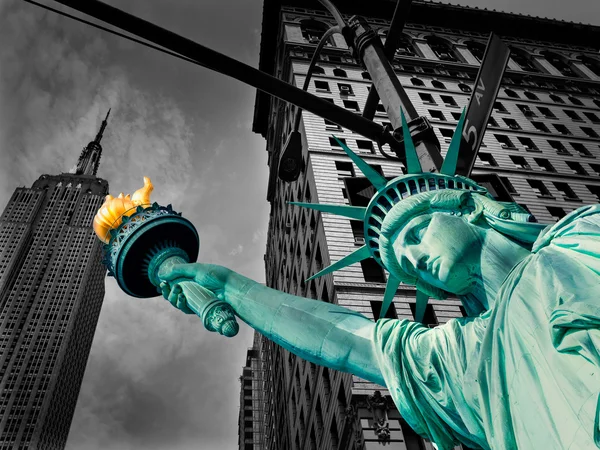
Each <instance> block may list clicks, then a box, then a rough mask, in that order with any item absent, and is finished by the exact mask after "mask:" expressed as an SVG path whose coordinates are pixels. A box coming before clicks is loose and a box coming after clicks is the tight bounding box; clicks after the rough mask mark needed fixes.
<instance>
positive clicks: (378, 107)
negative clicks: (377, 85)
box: [375, 103, 387, 113]
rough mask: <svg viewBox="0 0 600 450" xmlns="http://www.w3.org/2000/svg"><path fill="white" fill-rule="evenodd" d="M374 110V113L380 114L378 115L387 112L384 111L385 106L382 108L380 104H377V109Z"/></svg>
mask: <svg viewBox="0 0 600 450" xmlns="http://www.w3.org/2000/svg"><path fill="white" fill-rule="evenodd" d="M375 109H376V111H377V112H380V113H385V112H387V111H386V110H385V106H383V105H382V104H381V103H380V104H378V105H377V108H375Z"/></svg>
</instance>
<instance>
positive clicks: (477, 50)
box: [466, 41, 485, 62]
mask: <svg viewBox="0 0 600 450" xmlns="http://www.w3.org/2000/svg"><path fill="white" fill-rule="evenodd" d="M466 44H467V49H468V50H469V51H470V52H471V55H473V56H474V57H475V59H476V60H477V61H479V62H481V61H483V55H485V45H484V44H482V43H481V42H477V41H467V42H466Z"/></svg>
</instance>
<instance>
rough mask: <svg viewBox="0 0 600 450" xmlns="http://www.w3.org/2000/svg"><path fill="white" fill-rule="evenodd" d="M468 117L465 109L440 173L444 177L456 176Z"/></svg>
mask: <svg viewBox="0 0 600 450" xmlns="http://www.w3.org/2000/svg"><path fill="white" fill-rule="evenodd" d="M466 115H467V109H466V108H463V111H462V114H461V115H460V119H459V120H458V124H457V125H456V129H455V130H454V134H453V135H452V141H450V147H448V152H447V153H446V158H445V159H444V163H443V164H442V169H441V170H440V173H442V174H444V175H450V176H453V175H455V174H456V164H457V163H458V151H459V150H460V141H461V140H462V132H463V127H464V124H465V116H466Z"/></svg>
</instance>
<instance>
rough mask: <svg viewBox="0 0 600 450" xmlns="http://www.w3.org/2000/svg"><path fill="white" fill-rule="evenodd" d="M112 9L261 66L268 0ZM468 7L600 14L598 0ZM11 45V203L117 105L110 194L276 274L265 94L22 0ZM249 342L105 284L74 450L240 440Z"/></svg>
mask: <svg viewBox="0 0 600 450" xmlns="http://www.w3.org/2000/svg"><path fill="white" fill-rule="evenodd" d="M46 3H47V4H50V5H51V6H54V7H59V6H57V4H54V3H52V2H50V1H49V0H46ZM109 3H111V4H113V5H115V6H118V7H120V8H122V9H125V10H126V11H128V12H131V13H134V14H136V15H139V16H141V17H143V18H145V19H148V20H150V21H152V22H154V23H157V24H159V25H161V26H163V27H166V28H168V29H171V30H173V31H176V32H177V33H179V34H182V35H184V36H186V37H189V38H191V39H193V40H195V41H197V42H200V43H202V44H204V45H207V46H209V47H211V48H214V49H215V50H218V51H220V52H222V53H225V54H227V55H230V56H233V57H234V58H237V59H239V60H241V61H243V62H245V63H248V64H251V65H253V66H256V65H257V63H258V46H259V40H260V24H261V9H262V4H261V2H260V1H258V0H255V1H252V0H202V1H198V0H127V1H125V0H111V1H110V2H109ZM458 3H460V4H465V5H477V6H479V7H482V8H483V7H487V8H492V9H494V8H495V9H499V10H506V11H515V12H521V13H524V14H533V15H538V16H548V17H557V18H562V19H565V20H572V21H577V22H588V21H589V20H594V21H595V23H596V24H600V14H591V13H593V12H596V13H598V12H600V11H599V9H600V7H599V6H598V0H571V1H570V2H569V3H568V6H566V5H565V3H564V2H562V1H559V0H554V1H552V2H551V1H548V0H535V1H534V0H530V1H528V2H526V3H523V2H522V0H504V1H499V0H478V1H475V0H468V1H467V0H462V1H460V2H458ZM59 8H60V7H59ZM0 42H1V43H2V46H0V207H1V208H3V207H4V205H5V204H6V202H7V201H8V199H9V197H10V195H11V194H12V191H13V190H14V188H15V187H17V186H29V185H31V183H32V182H33V181H34V180H35V179H36V178H37V177H38V176H39V175H40V174H42V173H49V174H55V173H60V172H66V171H68V169H69V168H70V167H71V166H73V164H74V163H75V162H76V160H77V157H78V155H79V153H80V151H81V147H82V146H84V145H85V144H86V143H87V142H89V141H90V139H91V138H93V136H94V135H95V133H96V131H97V129H98V126H99V124H100V121H101V119H102V117H103V116H104V115H105V113H106V111H107V110H108V108H109V107H112V111H113V112H112V114H111V119H110V123H109V126H108V129H107V131H106V132H105V134H104V139H103V141H102V144H103V147H104V155H103V158H102V162H101V166H100V170H99V176H101V177H103V178H106V179H107V180H108V181H109V182H110V186H111V193H113V194H117V193H119V192H121V191H123V192H125V193H131V192H133V191H134V190H136V189H137V188H138V187H140V186H141V185H142V176H143V175H147V176H149V177H151V179H152V180H153V182H154V185H155V191H154V195H153V199H154V200H156V201H158V202H160V203H163V204H167V203H172V204H173V205H174V207H175V208H176V209H179V210H180V211H183V213H184V215H185V216H187V217H189V218H190V219H191V220H192V221H193V222H194V223H195V225H196V226H197V228H198V230H199V232H200V236H201V256H200V259H201V260H203V261H206V262H212V263H218V264H222V265H226V266H228V267H231V268H232V269H234V270H237V271H239V272H241V273H243V274H244V275H247V276H249V277H252V278H254V279H256V280H258V281H263V280H264V264H263V259H262V256H263V254H264V251H265V241H266V227H267V222H268V214H269V207H268V204H267V202H266V200H265V195H266V180H267V166H266V152H265V142H264V141H263V140H262V138H261V137H260V136H257V135H255V134H253V133H252V132H251V121H252V114H253V105H254V91H253V90H252V89H251V88H249V87H247V86H245V85H243V84H241V83H239V82H237V81H235V80H231V79H229V78H225V77H222V76H220V75H217V74H214V73H212V72H209V71H207V70H205V69H202V68H200V67H197V66H194V65H192V64H189V63H185V62H183V61H179V60H177V59H174V58H172V57H170V56H167V55H164V54H161V53H159V52H156V51H154V50H150V49H147V48H145V47H141V46H139V45H137V44H133V43H130V42H128V41H125V40H123V39H121V38H117V37H115V36H112V35H109V34H107V33H104V32H102V31H99V30H96V29H93V28H90V27H88V26H86V25H82V24H79V23H75V22H73V21H71V20H69V19H66V18H63V17H60V16H58V15H56V14H53V13H47V12H45V11H42V10H40V9H39V8H37V7H35V6H32V5H30V4H27V3H24V2H22V1H21V0H0ZM251 339H252V332H251V330H249V329H248V327H246V326H245V325H244V324H242V327H241V330H240V334H239V335H238V336H237V337H236V338H234V339H229V340H228V339H226V338H223V337H219V336H215V335H213V334H211V333H208V332H207V331H205V330H204V329H203V327H202V325H201V324H200V322H199V321H198V320H197V319H196V318H195V317H193V316H186V315H184V314H182V313H180V312H178V311H177V310H175V309H174V308H172V307H171V306H170V305H169V304H167V302H166V301H164V300H161V299H160V298H155V299H146V300H140V299H133V298H128V297H126V296H125V295H124V294H122V293H121V292H120V291H119V289H118V288H117V286H116V283H115V282H114V280H113V279H112V278H109V279H107V281H106V297H105V300H104V306H103V309H102V313H101V315H100V321H99V324H98V329H97V331H96V335H95V339H94V343H93V347H92V351H91V354H90V359H89V361H88V365H87V369H86V374H85V378H84V381H83V386H82V390H81V394H80V397H79V402H78V405H77V409H76V411H75V418H74V420H73V425H72V428H71V433H70V437H69V442H68V446H67V448H68V449H70V450H96V449H106V450H138V449H139V450H141V449H144V450H159V449H173V450H191V449H194V450H205V449H206V450H209V449H210V450H213V449H223V450H233V449H236V448H237V413H238V407H239V398H238V396H239V382H238V377H239V375H240V373H241V367H242V365H243V364H244V356H245V351H246V348H247V347H249V346H250V345H251Z"/></svg>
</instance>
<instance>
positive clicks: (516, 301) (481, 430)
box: [160, 113, 600, 450]
mask: <svg viewBox="0 0 600 450" xmlns="http://www.w3.org/2000/svg"><path fill="white" fill-rule="evenodd" d="M463 121H464V113H463V118H462V119H461V121H460V122H459V125H458V127H457V131H456V132H455V135H454V137H453V140H452V143H451V144H450V149H449V151H448V154H447V156H446V159H445V161H444V164H443V166H442V169H441V173H422V171H421V167H420V164H419V160H418V158H417V156H416V151H415V149H414V145H413V143H412V141H411V138H410V133H409V132H408V127H407V126H406V121H405V120H404V124H403V129H404V142H405V148H406V155H407V169H408V174H407V175H403V176H400V177H398V178H396V179H394V180H391V181H387V180H386V179H385V178H383V177H382V176H381V175H380V174H378V173H377V172H376V171H375V170H373V169H372V168H371V167H370V166H369V165H368V164H367V163H365V162H364V161H363V160H361V159H360V158H359V157H358V156H357V155H356V154H354V153H353V152H352V151H351V150H350V149H349V148H348V147H346V146H345V145H344V144H343V143H342V142H340V141H338V142H339V144H340V145H341V146H342V148H344V150H345V151H346V153H347V154H348V156H349V157H350V158H351V159H352V160H353V162H354V163H355V164H356V165H357V166H358V168H359V169H360V170H361V171H362V172H363V174H364V175H365V176H366V177H367V178H368V179H369V180H370V182H371V183H372V184H373V185H374V187H375V188H376V190H377V193H376V194H375V196H374V197H373V199H372V200H371V202H370V203H369V206H368V207H366V208H363V207H355V206H342V205H321V204H298V205H300V206H304V207H309V208H313V209H317V210H319V211H322V212H327V213H333V214H337V215H341V216H344V217H348V218H351V219H355V220H357V219H358V220H362V221H363V222H364V231H365V245H364V246H363V247H361V248H360V249H358V250H357V251H355V252H354V253H352V254H350V255H348V256H346V257H344V258H342V259H341V260H340V261H338V262H336V263H334V264H333V265H331V266H329V267H328V268H325V269H324V270H322V271H321V272H319V273H318V274H316V275H315V276H320V275H323V274H325V273H329V272H331V271H334V270H338V269H339V268H341V267H345V266H347V265H350V264H353V263H355V262H358V261H361V260H364V259H366V258H370V257H372V258H374V259H375V260H376V261H377V262H378V263H380V264H381V265H382V266H383V267H384V268H385V269H387V271H388V272H389V278H388V283H387V287H386V291H385V294H384V301H383V307H382V312H381V317H383V315H384V314H385V312H386V310H387V309H388V307H389V305H390V303H391V302H392V299H393V297H394V294H395V292H396V290H397V288H398V286H399V284H400V283H401V282H402V283H407V284H412V285H415V286H416V288H417V320H418V316H422V314H423V311H424V307H425V306H426V304H427V300H428V298H429V297H433V298H436V299H444V298H445V297H446V296H448V295H454V296H457V297H458V298H460V299H461V301H462V303H463V305H464V308H465V310H466V311H467V313H468V315H469V317H465V318H460V319H453V320H450V321H449V322H448V323H447V324H445V325H441V326H438V327H436V328H434V329H429V328H426V327H424V326H423V325H422V324H420V323H418V322H412V321H409V320H395V319H380V320H378V321H377V322H372V321H371V320H369V319H368V318H366V317H365V316H363V315H361V314H359V313H357V312H355V311H352V310H349V309H346V308H343V307H341V306H338V305H334V304H329V303H324V302H320V301H315V300H311V299H307V298H302V297H297V296H294V295H290V294H286V293H283V292H279V291H276V290H274V289H270V288H268V287H266V286H263V285H261V284H259V283H257V282H255V281H252V280H250V279H248V278H246V277H244V276H242V275H240V274H237V273H235V272H233V271H231V270H229V269H226V268H224V267H221V266H216V265H208V264H199V263H195V264H178V265H172V266H171V267H170V268H169V269H167V270H165V271H164V272H162V273H161V276H160V278H161V279H162V280H163V282H162V284H161V287H162V292H163V295H164V296H165V297H166V298H168V300H169V301H170V302H171V303H172V304H173V305H174V306H176V307H177V308H179V309H181V310H182V311H184V312H186V313H190V312H192V311H191V310H190V309H189V308H188V305H187V302H186V295H190V292H189V285H190V284H189V283H181V280H188V281H190V280H193V281H195V282H196V283H198V284H199V285H201V286H203V287H204V288H206V289H208V290H209V291H211V292H213V293H214V294H215V295H216V296H217V297H218V298H219V299H220V300H223V301H225V302H226V303H227V304H228V305H230V306H231V307H232V308H233V310H234V311H235V314H236V315H237V316H238V317H240V318H241V320H243V321H244V322H246V323H247V324H248V325H249V326H251V327H252V328H254V329H255V330H257V331H259V332H260V333H262V334H263V335H264V336H266V337H268V338H269V339H271V340H273V341H274V342H276V343H277V344H279V345H281V346H282V347H284V348H285V349H287V350H289V351H290V352H292V353H295V354H296V355H298V356H300V357H302V358H304V359H306V360H308V361H310V362H313V363H315V364H320V365H323V366H326V367H329V368H332V369H335V370H340V371H343V372H350V373H353V374H355V375H357V376H359V377H362V378H364V379H366V380H369V381H372V382H374V383H377V384H380V385H383V386H387V388H388V389H389V391H390V394H391V396H392V398H393V399H394V402H395V403H396V405H397V407H398V410H399V412H400V414H401V415H402V416H403V418H404V419H405V420H406V422H407V423H408V424H409V425H410V426H411V427H412V428H413V429H414V430H415V431H416V432H417V433H419V434H420V435H422V436H424V437H426V438H428V439H430V440H431V441H433V442H435V443H436V444H437V446H438V448H439V449H440V450H450V449H452V448H453V447H454V446H455V445H456V444H457V443H459V442H460V443H464V444H465V445H467V446H469V447H471V448H474V449H486V450H487V449H498V450H499V449H519V450H527V449H532V450H533V449H544V450H559V449H571V450H585V449H594V448H600V423H599V421H600V407H599V406H600V403H599V400H600V397H599V393H600V205H598V204H596V205H592V206H585V207H582V208H579V209H578V210H576V211H573V212H572V213H570V214H569V215H567V216H566V217H564V218H563V219H562V220H560V221H559V222H558V223H556V224H554V225H551V226H544V225H541V224H538V223H536V222H535V219H533V217H532V216H531V215H530V214H529V213H527V211H525V210H524V209H522V208H521V207H519V206H518V205H517V204H515V203H503V202H498V201H495V200H494V199H493V198H492V197H491V196H490V195H489V194H488V193H487V191H486V190H485V189H484V188H482V187H481V186H479V185H477V184H476V183H475V182H474V181H472V180H470V179H468V178H464V177H460V176H455V175H454V173H455V168H456V160H457V154H458V153H457V150H458V145H459V142H460V135H461V134H462V124H463Z"/></svg>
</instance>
